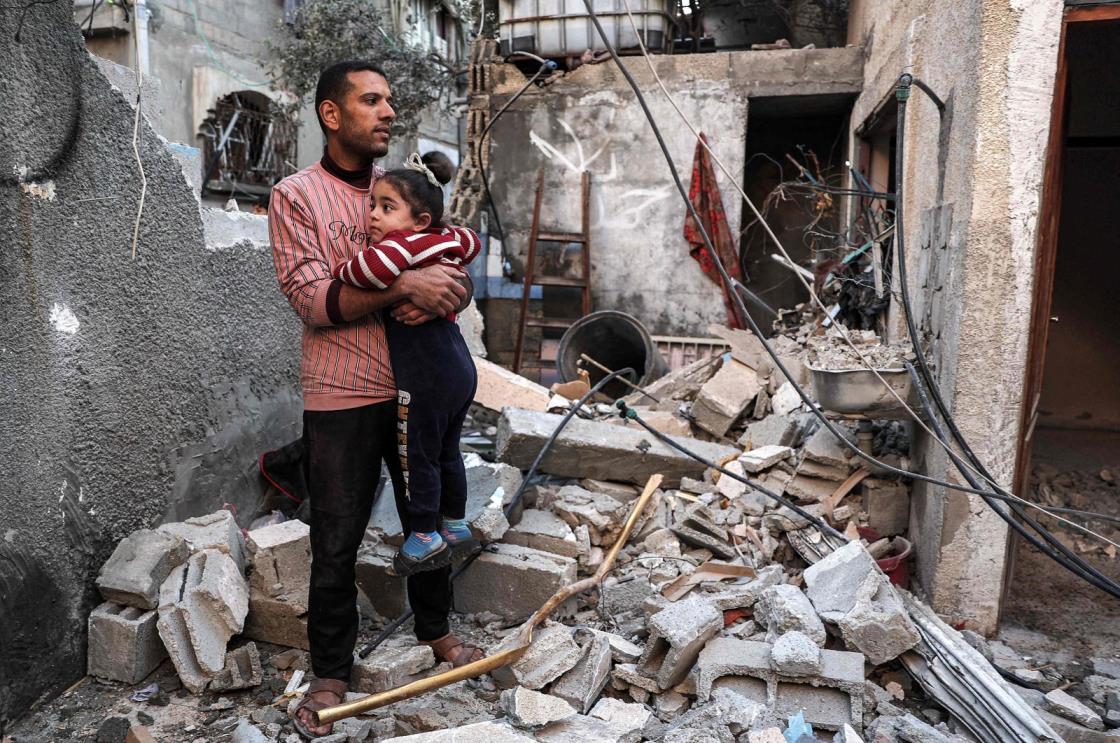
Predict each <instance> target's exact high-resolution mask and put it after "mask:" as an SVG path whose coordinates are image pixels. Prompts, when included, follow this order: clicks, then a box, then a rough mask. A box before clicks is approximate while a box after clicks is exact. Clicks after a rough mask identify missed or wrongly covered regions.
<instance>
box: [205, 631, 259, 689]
mask: <svg viewBox="0 0 1120 743" xmlns="http://www.w3.org/2000/svg"><path fill="white" fill-rule="evenodd" d="M261 678H262V674H261V654H260V651H259V650H257V644H256V643H255V642H247V643H245V644H244V645H242V646H241V647H239V648H236V649H234V650H230V651H229V652H228V653H226V664H225V667H223V668H222V671H221V673H219V674H218V675H216V676H215V677H214V679H213V680H212V681H211V682H210V691H237V690H238V689H249V688H251V687H254V686H259V685H260V683H261Z"/></svg>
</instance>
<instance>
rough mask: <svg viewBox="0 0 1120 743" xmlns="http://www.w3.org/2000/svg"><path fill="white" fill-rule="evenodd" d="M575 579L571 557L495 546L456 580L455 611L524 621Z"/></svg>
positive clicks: (513, 547)
mask: <svg viewBox="0 0 1120 743" xmlns="http://www.w3.org/2000/svg"><path fill="white" fill-rule="evenodd" d="M575 579H576V561H575V560H573V559H571V558H570V557H563V556H561V555H554V554H552V553H550V552H542V551H540V550H535V549H530V548H528V547H520V546H518V545H515V544H496V545H491V546H490V547H488V548H486V549H485V550H483V552H482V554H480V555H479V556H478V558H477V559H476V560H475V561H474V562H473V563H471V566H470V567H469V568H467V570H466V571H465V572H464V573H463V574H462V575H461V576H460V577H459V579H458V580H457V581H456V584H455V589H456V590H455V609H456V611H460V612H463V613H464V614H476V613H479V612H483V611H490V612H493V613H495V614H497V615H498V616H501V617H503V618H505V619H509V620H519V619H524V618H526V617H528V616H529V615H531V614H532V613H533V612H534V611H536V610H537V609H539V608H540V607H541V605H542V604H544V602H545V601H547V600H548V599H549V598H550V597H551V596H552V594H554V593H556V591H557V590H559V589H560V588H561V587H562V586H566V585H568V584H569V583H571V582H573V581H574V580H575Z"/></svg>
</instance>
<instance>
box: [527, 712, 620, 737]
mask: <svg viewBox="0 0 1120 743" xmlns="http://www.w3.org/2000/svg"><path fill="white" fill-rule="evenodd" d="M534 737H535V739H536V740H538V741H542V743H571V741H580V742H581V743H584V742H585V741H586V743H624V742H625V741H630V740H636V739H637V738H638V736H637V735H636V734H635V731H633V730H630V729H629V728H628V727H627V725H626V724H625V723H621V722H610V721H607V720H600V719H599V718H598V717H592V716H590V715H573V716H571V717H569V718H567V719H566V720H561V721H560V722H556V723H553V724H551V725H549V726H547V727H545V728H542V729H541V730H539V731H538V732H537V733H536V734H535V736H534Z"/></svg>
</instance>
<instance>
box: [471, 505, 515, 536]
mask: <svg viewBox="0 0 1120 743" xmlns="http://www.w3.org/2000/svg"><path fill="white" fill-rule="evenodd" d="M470 526H471V530H472V531H473V532H474V535H475V537H477V538H478V540H479V541H480V542H482V543H483V544H485V543H487V542H497V541H498V540H499V539H501V538H502V537H503V536H504V535H505V533H506V531H507V530H509V521H508V520H507V519H506V515H505V513H503V511H502V509H500V508H484V509H482V512H481V513H479V514H478V515H477V516H475V517H474V518H473V519H471V521H470Z"/></svg>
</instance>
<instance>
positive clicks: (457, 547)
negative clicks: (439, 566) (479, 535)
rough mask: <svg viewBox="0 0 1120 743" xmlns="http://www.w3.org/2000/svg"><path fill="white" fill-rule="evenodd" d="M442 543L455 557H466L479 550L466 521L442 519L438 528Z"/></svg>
mask: <svg viewBox="0 0 1120 743" xmlns="http://www.w3.org/2000/svg"><path fill="white" fill-rule="evenodd" d="M439 535H440V537H442V538H443V541H444V542H446V543H447V544H449V545H450V546H451V549H452V550H453V551H454V553H455V554H456V555H466V554H470V553H472V552H475V551H477V550H478V549H479V548H480V545H479V543H478V540H477V539H475V538H474V534H473V533H472V532H471V527H470V525H469V524H467V520H466V519H449V518H444V519H443V522H442V524H441V525H440V528H439Z"/></svg>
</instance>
